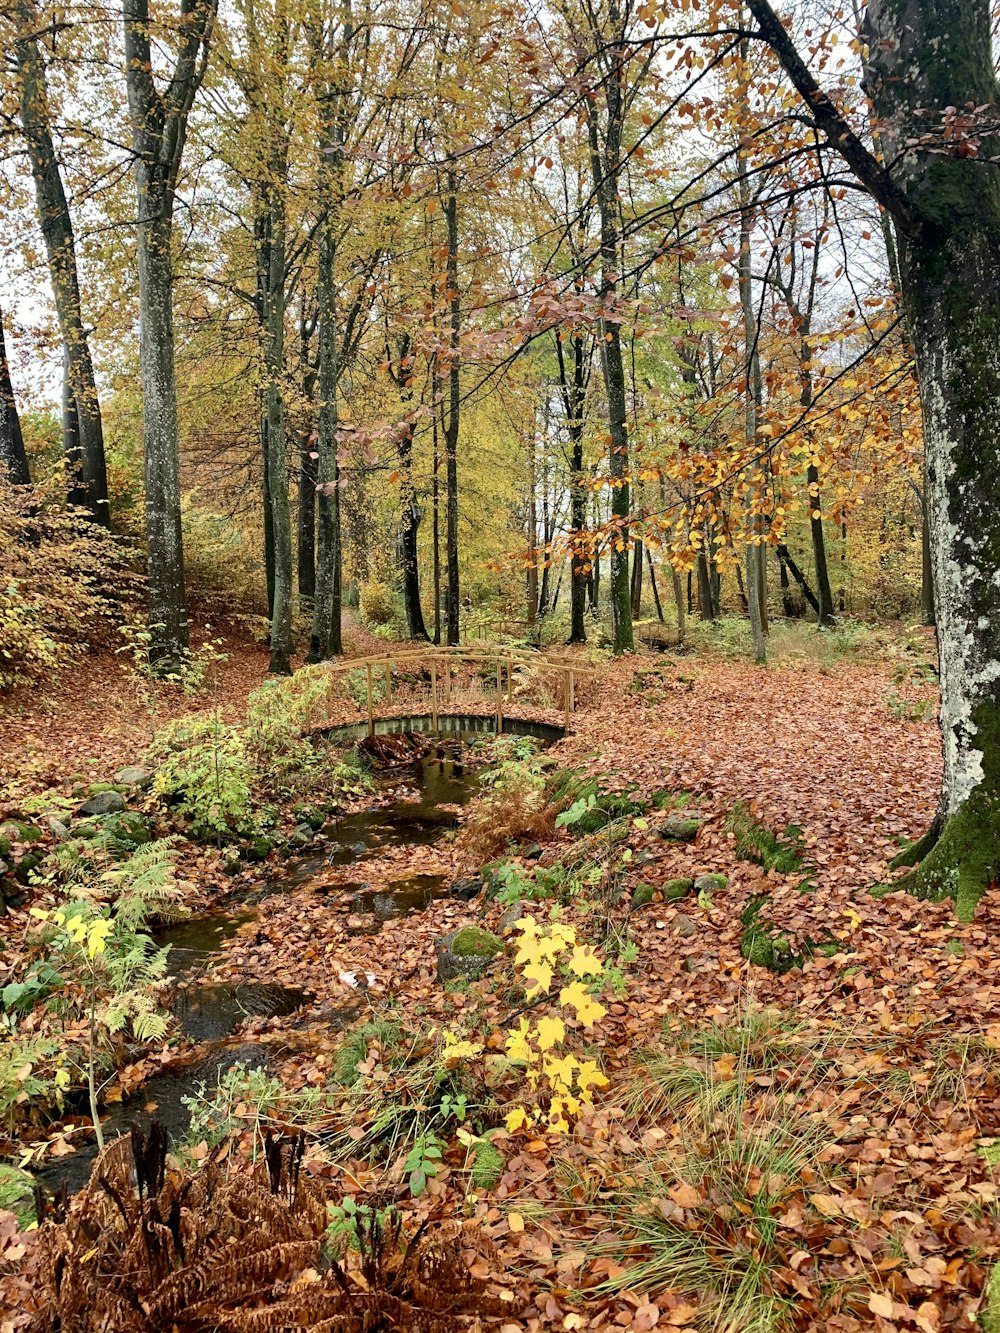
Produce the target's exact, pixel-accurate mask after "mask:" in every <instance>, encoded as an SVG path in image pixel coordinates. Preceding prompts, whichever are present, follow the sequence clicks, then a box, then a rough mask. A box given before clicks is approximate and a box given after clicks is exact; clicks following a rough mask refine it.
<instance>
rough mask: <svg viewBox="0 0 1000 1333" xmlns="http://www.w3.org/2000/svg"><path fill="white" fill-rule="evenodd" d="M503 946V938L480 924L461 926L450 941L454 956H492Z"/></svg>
mask: <svg viewBox="0 0 1000 1333" xmlns="http://www.w3.org/2000/svg"><path fill="white" fill-rule="evenodd" d="M503 947H504V945H503V940H501V939H498V938H497V936H496V935H494V934H493V932H492V931H489V930H486V929H484V927H482V926H463V927H462V929H461V930H459V931H457V932H456V933H455V936H454V938H453V939H452V942H451V948H452V952H453V953H454V954H455V956H456V958H494V957H496V955H497V954H498V953H503Z"/></svg>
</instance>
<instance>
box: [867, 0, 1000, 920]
mask: <svg viewBox="0 0 1000 1333" xmlns="http://www.w3.org/2000/svg"><path fill="white" fill-rule="evenodd" d="M865 35H866V38H867V40H868V43H869V54H868V65H867V69H866V84H867V86H868V87H869V88H870V89H871V92H872V97H873V99H874V105H875V111H876V114H877V115H878V116H879V118H880V119H881V120H882V121H884V122H885V125H886V128H885V129H884V130H883V140H884V142H885V144H886V160H887V161H891V162H893V164H894V165H893V168H892V178H893V180H894V182H895V183H896V184H897V186H898V188H899V189H900V191H901V194H902V199H901V200H899V199H897V200H891V201H890V206H891V207H894V210H895V212H896V222H897V234H898V237H899V248H900V255H899V260H900V281H901V286H902V291H903V301H904V309H905V312H906V317H907V323H908V326H909V331H910V337H911V340H912V343H913V349H914V355H915V358H916V365H917V375H918V379H919V383H920V399H921V405H922V408H923V420H924V441H925V451H926V466H927V487H926V497H927V521H928V527H929V530H930V549H931V559H932V563H933V573H934V580H933V582H934V601H935V607H936V611H937V621H938V646H939V655H940V671H941V729H942V737H943V746H944V780H943V786H942V795H941V810H940V814H941V816H942V817H943V823H942V825H941V829H940V836H939V837H938V838H937V840H936V842H934V845H933V847H932V848H931V849H930V850H929V851H928V853H927V855H926V856H925V858H924V859H923V861H922V862H921V864H920V865H919V866H918V867H917V869H916V870H914V871H913V872H912V873H911V875H910V876H908V877H907V879H906V880H905V881H903V884H904V885H905V886H906V887H908V888H910V889H911V890H913V891H914V892H916V893H918V894H920V895H922V896H927V897H933V898H940V897H947V896H950V897H952V898H953V899H954V901H955V909H956V912H957V914H958V915H960V916H962V917H965V916H968V915H969V914H970V913H971V912H972V911H973V909H974V907H975V903H976V901H977V900H978V898H979V896H980V895H981V893H982V892H983V890H984V889H985V888H986V887H987V885H989V884H990V883H992V882H994V881H995V880H996V878H997V876H998V873H1000V667H998V665H997V647H996V633H997V630H996V627H997V625H998V624H1000V509H998V506H997V503H996V478H997V476H1000V177H998V176H997V174H996V172H995V171H994V170H992V169H991V168H990V167H988V166H984V165H983V164H981V163H980V161H979V160H978V158H977V157H975V156H962V155H961V153H960V152H955V153H953V150H952V149H951V148H950V146H949V145H948V144H947V143H946V144H945V149H944V151H928V150H927V149H926V148H922V147H913V146H912V145H914V144H919V143H920V140H921V137H922V136H923V135H925V134H926V133H927V132H928V128H931V129H932V132H933V127H935V126H936V125H937V124H938V123H939V121H938V119H937V117H943V118H944V119H945V120H947V117H948V115H949V114H952V113H953V108H954V107H956V106H957V107H964V106H966V105H967V104H968V105H971V106H976V107H979V106H983V105H985V104H988V103H995V102H996V100H997V84H996V80H995V77H994V69H993V57H992V50H991V35H990V5H989V4H988V3H987V0H923V2H922V3H917V0H870V3H869V6H868V12H867V18H866V34H865ZM998 148H1000V144H998V142H997V140H996V138H993V139H985V140H984V141H983V142H982V143H981V144H980V145H979V150H978V157H979V158H982V159H984V161H985V162H991V161H993V160H994V159H995V157H996V154H997V151H998Z"/></svg>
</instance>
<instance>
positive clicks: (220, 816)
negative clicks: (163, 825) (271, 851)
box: [152, 713, 256, 839]
mask: <svg viewBox="0 0 1000 1333" xmlns="http://www.w3.org/2000/svg"><path fill="white" fill-rule="evenodd" d="M152 754H153V758H154V759H155V761H156V764H157V773H156V778H155V780H154V783H153V790H154V791H155V792H156V793H157V795H159V796H161V797H163V798H164V800H166V801H167V802H168V803H169V804H170V805H171V806H172V807H173V809H174V812H175V813H176V814H177V815H178V816H180V818H181V819H185V820H187V821H189V823H190V831H191V834H192V836H194V837H195V838H216V839H222V838H228V837H231V836H232V835H233V834H243V835H247V834H252V833H253V832H254V831H255V829H256V821H255V820H254V818H253V813H252V806H251V796H250V793H251V782H252V779H253V770H252V768H251V765H250V762H249V760H248V759H247V755H246V749H245V747H244V743H243V737H242V735H241V734H240V732H239V731H238V730H237V729H236V728H234V727H230V726H227V725H226V724H225V723H224V722H222V721H221V720H220V719H219V717H218V715H217V714H215V713H201V714H195V715H193V716H191V717H186V718H182V719H180V720H179V721H176V722H171V723H169V724H168V725H167V726H166V727H164V728H163V729H162V730H161V731H159V732H157V734H156V737H155V739H154V742H153V750H152Z"/></svg>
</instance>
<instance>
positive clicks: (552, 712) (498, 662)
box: [313, 644, 600, 736]
mask: <svg viewBox="0 0 1000 1333" xmlns="http://www.w3.org/2000/svg"><path fill="white" fill-rule="evenodd" d="M325 669H326V670H327V671H328V672H329V675H330V683H331V689H330V690H329V692H328V696H327V708H326V716H325V717H321V718H318V719H317V718H314V719H313V722H314V729H315V730H318V731H331V730H334V729H336V730H338V731H340V730H341V729H343V730H345V731H347V730H350V731H352V732H359V731H361V729H362V727H364V726H365V724H366V730H367V734H368V735H369V736H374V735H375V734H376V730H377V731H378V732H380V733H384V732H385V731H387V730H389V729H390V728H389V725H388V724H389V723H390V722H392V723H396V722H398V723H403V722H406V723H409V724H411V725H408V726H406V727H404V728H403V729H404V730H430V731H431V732H432V733H434V734H437V733H438V732H439V731H440V730H443V729H445V727H444V726H443V725H442V724H444V723H446V722H448V721H454V720H459V719H462V718H464V719H466V720H467V721H468V722H469V724H470V725H469V729H470V730H482V729H486V728H487V727H488V729H489V730H494V729H495V730H496V732H497V734H498V735H499V734H501V733H502V732H504V731H505V730H507V731H512V732H513V731H528V730H530V727H531V723H532V721H534V722H535V723H537V724H538V725H539V726H541V727H547V728H550V729H558V730H561V731H563V732H568V731H571V730H572V726H573V716H574V714H575V712H576V709H577V706H578V701H579V699H580V696H581V694H585V693H586V689H587V686H588V684H589V683H590V682H591V681H592V679H593V678H594V677H596V676H597V675H599V674H600V673H599V672H598V671H597V670H596V669H595V668H593V667H588V666H586V665H584V664H583V663H582V662H581V661H580V660H579V659H576V660H572V659H571V660H566V659H565V658H563V659H560V658H558V657H552V656H549V655H547V654H543V653H540V652H526V651H524V650H518V649H513V648H505V647H502V646H493V647H491V646H489V645H484V644H475V645H474V646H462V647H455V648H443V647H436V646H434V645H429V646H412V645H406V646H405V647H400V648H399V649H393V650H390V651H387V652H386V653H383V654H378V655H376V656H371V657H354V658H345V659H343V660H341V661H337V662H333V663H329V664H327V666H326V668H325ZM359 700H360V702H359ZM350 703H353V704H354V705H355V706H356V707H357V708H358V709H359V710H363V718H355V719H354V720H352V719H351V717H350V716H349V715H345V713H346V710H347V708H348V706H349V704H350ZM427 721H429V722H430V726H429V728H428V727H427V726H426V723H427ZM418 722H422V723H424V725H421V726H419V727H418V726H417V725H415V724H417V723H418ZM359 724H360V725H359ZM519 724H520V725H519ZM447 729H449V730H451V729H453V728H451V727H448V728H447Z"/></svg>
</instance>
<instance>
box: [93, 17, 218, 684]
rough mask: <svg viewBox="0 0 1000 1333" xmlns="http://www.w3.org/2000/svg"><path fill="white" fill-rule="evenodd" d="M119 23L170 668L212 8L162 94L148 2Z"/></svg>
mask: <svg viewBox="0 0 1000 1333" xmlns="http://www.w3.org/2000/svg"><path fill="white" fill-rule="evenodd" d="M122 19H123V26H124V37H125V82H126V88H127V91H128V106H129V122H130V125H131V131H132V150H133V163H132V172H133V177H134V180H135V192H136V206H137V240H136V249H137V254H138V269H139V366H140V377H141V381H142V435H143V450H144V455H145V479H146V537H147V568H148V572H149V622H150V649H149V654H150V661H151V663H152V665H153V666H154V668H155V669H157V670H161V671H162V670H168V671H170V670H175V669H176V668H178V667H179V666H180V665H181V664H182V662H183V661H184V659H185V657H186V655H187V651H188V619H187V603H186V600H185V595H184V558H183V547H182V541H181V487H180V451H179V440H178V431H177V385H176V381H175V378H174V321H173V257H172V254H171V238H172V230H173V225H172V220H173V205H174V193H175V190H176V188H177V176H178V172H179V171H180V163H181V156H182V154H183V151H184V141H185V137H186V133H187V121H188V116H189V114H190V111H191V106H192V103H193V102H194V98H195V94H196V93H197V90H198V88H199V87H200V85H201V81H202V79H203V78H204V76H205V68H206V65H207V60H208V46H209V41H210V39H211V34H212V27H213V24H214V21H215V2H214V0H188V3H187V4H186V6H185V19H186V21H185V24H184V25H183V27H182V28H181V30H180V32H179V34H178V39H177V56H176V60H175V62H174V65H173V69H172V71H171V78H170V81H169V84H168V86H167V88H166V91H164V92H162V93H161V92H160V91H159V90H158V89H157V88H156V86H155V84H154V81H153V55H152V48H151V41H150V18H149V5H148V0H123V9H122ZM80 402H81V400H80V399H78V405H79V404H80Z"/></svg>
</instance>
